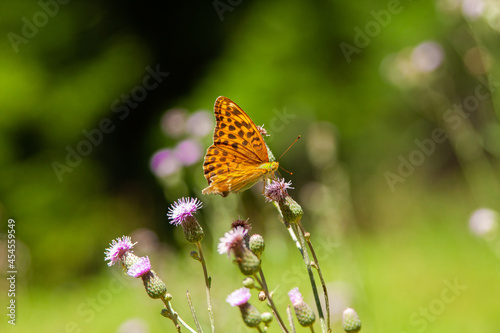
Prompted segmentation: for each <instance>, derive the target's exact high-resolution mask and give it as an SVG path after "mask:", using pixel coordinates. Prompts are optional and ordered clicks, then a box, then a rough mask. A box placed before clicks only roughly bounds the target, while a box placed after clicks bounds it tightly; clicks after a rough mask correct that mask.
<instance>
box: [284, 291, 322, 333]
mask: <svg viewBox="0 0 500 333" xmlns="http://www.w3.org/2000/svg"><path fill="white" fill-rule="evenodd" d="M288 296H289V297H290V301H291V302H292V305H293V309H294V310H295V315H296V317H297V321H298V322H299V324H300V325H301V326H303V327H308V326H312V325H313V324H314V321H315V320H316V315H315V314H314V312H313V310H312V309H311V308H310V307H309V305H307V303H306V302H304V300H303V299H302V295H301V294H300V292H299V288H293V289H292V290H290V291H289V292H288Z"/></svg>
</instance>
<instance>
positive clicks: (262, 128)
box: [257, 125, 271, 136]
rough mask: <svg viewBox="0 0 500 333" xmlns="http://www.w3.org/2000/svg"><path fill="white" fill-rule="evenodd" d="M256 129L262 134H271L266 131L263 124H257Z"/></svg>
mask: <svg viewBox="0 0 500 333" xmlns="http://www.w3.org/2000/svg"><path fill="white" fill-rule="evenodd" d="M257 129H258V130H259V133H260V135H262V136H270V135H271V134H268V133H267V130H266V129H265V128H264V125H262V126H259V125H257Z"/></svg>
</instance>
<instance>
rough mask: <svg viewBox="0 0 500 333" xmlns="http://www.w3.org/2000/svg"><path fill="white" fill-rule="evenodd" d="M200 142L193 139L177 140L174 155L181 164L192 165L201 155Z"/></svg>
mask: <svg viewBox="0 0 500 333" xmlns="http://www.w3.org/2000/svg"><path fill="white" fill-rule="evenodd" d="M202 153H203V151H202V147H201V144H200V143H199V142H198V141H196V140H193V139H188V140H184V141H182V142H179V144H178V145H177V147H175V150H174V156H175V157H176V159H177V160H178V161H179V162H180V163H181V164H182V165H186V166H189V165H192V164H194V163H196V162H198V161H199V160H200V158H201V156H202Z"/></svg>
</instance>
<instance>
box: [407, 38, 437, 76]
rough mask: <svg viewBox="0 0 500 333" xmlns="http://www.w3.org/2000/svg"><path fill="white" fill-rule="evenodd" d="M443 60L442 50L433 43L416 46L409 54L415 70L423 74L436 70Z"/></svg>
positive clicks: (428, 42)
mask: <svg viewBox="0 0 500 333" xmlns="http://www.w3.org/2000/svg"><path fill="white" fill-rule="evenodd" d="M443 59H444V52H443V48H442V47H441V45H439V44H438V43H436V42H433V41H427V42H423V43H421V44H419V45H417V46H416V47H415V48H414V49H413V52H412V54H411V60H412V63H413V66H414V67H415V69H416V70H417V71H420V72H424V73H429V72H432V71H434V70H436V69H437V68H438V67H439V66H440V65H441V64H442V62H443Z"/></svg>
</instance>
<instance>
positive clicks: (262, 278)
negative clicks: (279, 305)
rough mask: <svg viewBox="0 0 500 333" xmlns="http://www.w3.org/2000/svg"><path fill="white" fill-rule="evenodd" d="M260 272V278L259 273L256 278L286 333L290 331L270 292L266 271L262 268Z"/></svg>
mask: <svg viewBox="0 0 500 333" xmlns="http://www.w3.org/2000/svg"><path fill="white" fill-rule="evenodd" d="M259 274H260V279H259V277H258V276H257V274H254V278H255V280H257V282H258V283H259V284H260V286H261V287H262V290H263V291H264V294H265V295H266V297H267V300H268V301H269V306H270V307H271V310H272V311H273V314H274V317H275V318H276V320H277V321H278V324H279V325H280V327H281V330H282V331H283V332H285V333H289V332H288V330H287V328H286V326H285V324H284V323H283V320H282V319H281V316H280V314H279V313H278V309H276V306H275V305H274V301H273V298H272V296H271V294H270V293H269V289H268V288H267V283H266V278H265V277H264V272H263V271H262V268H261V269H260V270H259Z"/></svg>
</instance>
